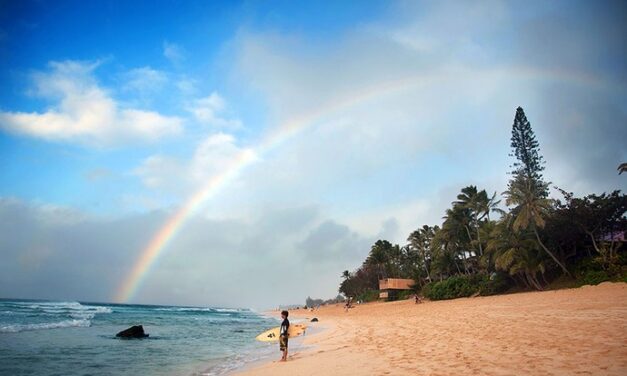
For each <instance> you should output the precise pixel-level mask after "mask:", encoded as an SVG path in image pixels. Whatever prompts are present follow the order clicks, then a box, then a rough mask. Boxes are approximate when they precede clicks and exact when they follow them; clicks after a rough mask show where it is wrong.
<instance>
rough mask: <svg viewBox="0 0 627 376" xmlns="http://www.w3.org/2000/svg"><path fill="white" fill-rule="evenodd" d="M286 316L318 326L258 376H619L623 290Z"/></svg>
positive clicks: (626, 314)
mask: <svg viewBox="0 0 627 376" xmlns="http://www.w3.org/2000/svg"><path fill="white" fill-rule="evenodd" d="M290 317H294V318H303V319H304V318H306V317H309V318H311V317H318V318H319V320H320V322H319V323H320V325H321V326H323V325H324V326H327V329H325V330H322V331H321V332H319V333H317V334H316V335H314V334H312V335H311V336H310V337H309V336H305V338H303V343H304V345H305V346H306V348H305V349H304V350H298V349H294V350H293V352H290V357H289V360H288V362H286V363H278V362H266V363H265V364H258V365H252V364H251V367H246V369H241V370H237V371H235V372H233V373H232V374H234V375H240V376H265V375H273V376H274V375H279V376H280V375H319V374H333V375H339V376H341V375H360V374H369V375H370V374H372V375H407V374H413V375H416V374H425V375H450V374H478V375H514V374H529V375H549V374H551V375H574V374H588V375H624V374H627V284H626V283H602V284H601V285H598V286H583V287H580V288H575V289H564V290H551V291H541V292H523V293H515V294H508V295H496V296H487V297H475V298H460V299H455V300H445V301H434V302H429V301H426V302H424V303H422V304H414V303H413V302H412V301H407V300H405V301H397V302H389V303H382V302H375V303H368V304H362V305H358V306H356V308H353V309H351V310H350V311H349V312H348V313H346V312H344V309H343V307H342V306H341V305H334V306H326V307H322V308H320V309H319V310H316V311H314V312H310V311H303V312H299V311H298V310H296V311H290Z"/></svg>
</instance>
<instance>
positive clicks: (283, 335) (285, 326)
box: [279, 311, 290, 362]
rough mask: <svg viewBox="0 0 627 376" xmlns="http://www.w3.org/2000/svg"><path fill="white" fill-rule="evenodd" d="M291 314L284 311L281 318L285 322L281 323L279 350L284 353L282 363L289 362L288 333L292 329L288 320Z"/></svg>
mask: <svg viewBox="0 0 627 376" xmlns="http://www.w3.org/2000/svg"><path fill="white" fill-rule="evenodd" d="M288 315H289V312H287V311H282V312H281V318H282V319H283V322H282V323H281V330H280V331H279V349H280V350H281V351H282V352H283V356H282V357H281V361H282V362H285V361H287V339H288V335H287V331H288V330H289V328H290V321H289V320H288V319H287V316H288Z"/></svg>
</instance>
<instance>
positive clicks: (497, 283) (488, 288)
mask: <svg viewBox="0 0 627 376" xmlns="http://www.w3.org/2000/svg"><path fill="white" fill-rule="evenodd" d="M511 287H512V280H511V278H509V277H508V276H507V274H505V273H502V272H496V273H493V274H492V275H491V276H489V277H488V276H486V277H484V278H483V279H482V280H481V282H480V286H479V294H480V295H482V296H488V295H496V294H502V293H504V292H506V291H507V290H509V289H510V288H511Z"/></svg>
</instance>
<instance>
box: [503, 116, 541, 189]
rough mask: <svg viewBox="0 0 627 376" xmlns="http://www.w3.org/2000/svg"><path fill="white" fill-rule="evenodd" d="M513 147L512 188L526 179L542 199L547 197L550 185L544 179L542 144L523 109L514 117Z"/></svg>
mask: <svg viewBox="0 0 627 376" xmlns="http://www.w3.org/2000/svg"><path fill="white" fill-rule="evenodd" d="M511 147H512V149H513V154H511V156H513V157H516V162H514V164H513V165H512V168H513V171H512V172H511V174H512V175H513V177H512V180H511V181H510V187H511V184H512V182H513V181H515V180H516V179H524V180H527V181H528V182H529V183H530V184H531V185H532V186H533V187H535V188H537V189H538V190H539V191H540V192H539V193H540V194H541V196H542V197H547V196H548V194H549V192H548V188H547V187H548V184H546V183H544V181H543V177H542V171H543V170H544V158H542V156H541V155H540V144H539V143H538V141H537V140H536V135H535V134H534V133H533V129H531V123H529V120H527V116H525V111H524V110H523V109H522V107H518V108H517V109H516V116H514V125H513V126H512V143H511Z"/></svg>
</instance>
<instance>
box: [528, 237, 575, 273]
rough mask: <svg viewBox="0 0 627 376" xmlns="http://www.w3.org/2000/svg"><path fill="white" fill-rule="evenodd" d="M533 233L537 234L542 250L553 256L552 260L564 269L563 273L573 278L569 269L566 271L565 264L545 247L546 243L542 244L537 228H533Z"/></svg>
mask: <svg viewBox="0 0 627 376" xmlns="http://www.w3.org/2000/svg"><path fill="white" fill-rule="evenodd" d="M533 233H534V234H536V239H538V243H539V244H540V246H541V247H542V249H544V251H545V252H546V253H547V254H548V255H549V256H551V258H552V259H553V261H555V262H556V263H557V265H559V266H560V268H562V271H563V272H564V273H566V274H567V275H568V276H569V277H571V278H572V275H571V274H570V272H569V271H568V269H566V267H565V266H564V264H562V263H561V262H559V260H558V259H557V257H555V255H554V254H553V253H552V252H551V251H549V249H548V248H547V247H546V246H545V245H544V243H542V240H540V234H538V230H537V229H536V227H535V226H533Z"/></svg>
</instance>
